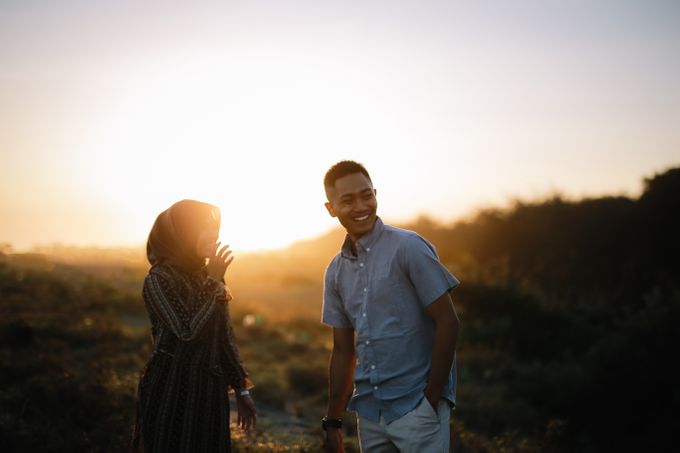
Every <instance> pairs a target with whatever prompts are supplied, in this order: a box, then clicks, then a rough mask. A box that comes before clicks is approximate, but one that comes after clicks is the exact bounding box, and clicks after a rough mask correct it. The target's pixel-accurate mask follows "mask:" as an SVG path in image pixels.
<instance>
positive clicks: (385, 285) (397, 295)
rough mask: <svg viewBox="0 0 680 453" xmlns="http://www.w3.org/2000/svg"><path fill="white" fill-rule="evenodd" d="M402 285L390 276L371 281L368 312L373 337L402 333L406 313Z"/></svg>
mask: <svg viewBox="0 0 680 453" xmlns="http://www.w3.org/2000/svg"><path fill="white" fill-rule="evenodd" d="M402 285H403V284H402V283H401V282H399V281H398V280H395V279H391V278H389V277H386V278H377V279H374V280H373V281H372V282H371V285H370V289H369V291H370V293H369V297H368V303H367V314H368V320H369V323H370V325H371V333H372V336H373V337H375V338H380V337H385V336H394V335H398V334H400V333H401V331H402V324H403V314H404V309H403V303H404V295H403V290H404V289H403V286H402Z"/></svg>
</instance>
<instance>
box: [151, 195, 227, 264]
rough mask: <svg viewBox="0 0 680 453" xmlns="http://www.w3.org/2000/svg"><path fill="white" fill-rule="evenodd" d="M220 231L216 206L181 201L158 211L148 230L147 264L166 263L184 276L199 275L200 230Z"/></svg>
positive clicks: (201, 260) (203, 261) (200, 262)
mask: <svg viewBox="0 0 680 453" xmlns="http://www.w3.org/2000/svg"><path fill="white" fill-rule="evenodd" d="M205 227H209V228H215V230H219V228H220V210H219V208H217V206H213V205H211V204H208V203H202V202H200V201H196V200H182V201H178V202H177V203H175V204H173V205H172V206H170V207H169V208H168V209H166V210H165V211H163V212H161V213H160V214H159V215H158V217H157V218H156V221H155V222H154V224H153V228H151V232H150V233H149V239H148V241H147V243H146V257H147V259H148V260H149V263H150V264H151V265H152V266H154V265H156V264H161V263H167V264H171V265H172V266H174V267H176V268H177V269H178V270H180V271H182V272H185V273H187V274H194V275H196V274H199V273H200V272H201V270H202V269H203V267H204V266H205V259H204V258H201V257H200V256H198V255H197V254H196V241H197V240H198V234H199V232H200V231H201V229H203V228H205Z"/></svg>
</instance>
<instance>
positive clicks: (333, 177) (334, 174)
mask: <svg viewBox="0 0 680 453" xmlns="http://www.w3.org/2000/svg"><path fill="white" fill-rule="evenodd" d="M353 173H361V174H362V175H364V176H366V177H367V178H368V180H369V181H371V175H369V174H368V170H366V168H365V167H364V166H363V165H361V164H360V163H358V162H354V161H353V160H341V161H340V162H338V163H337V164H335V165H333V166H332V167H331V168H329V169H328V171H327V172H326V176H324V178H323V186H324V188H325V189H326V192H328V189H330V188H331V187H333V186H334V185H335V181H337V180H338V179H340V178H342V177H344V176H347V175H351V174H353ZM371 183H373V181H371Z"/></svg>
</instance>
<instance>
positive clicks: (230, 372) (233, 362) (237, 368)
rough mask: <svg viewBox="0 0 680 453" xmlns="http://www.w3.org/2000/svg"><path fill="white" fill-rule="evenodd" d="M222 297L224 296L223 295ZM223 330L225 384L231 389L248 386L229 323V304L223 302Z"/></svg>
mask: <svg viewBox="0 0 680 453" xmlns="http://www.w3.org/2000/svg"><path fill="white" fill-rule="evenodd" d="M223 297H224V296H223ZM222 309H223V310H224V329H225V330H224V332H225V337H226V338H224V339H223V341H222V345H223V348H222V351H223V353H224V356H225V358H226V361H227V363H226V365H227V369H226V377H227V384H229V386H231V388H233V389H235V390H236V389H242V388H250V387H252V386H253V384H252V382H251V381H250V379H249V378H248V373H247V372H246V369H245V367H244V366H243V362H242V361H241V354H240V352H239V349H238V345H237V344H236V335H235V334H234V328H233V327H232V325H231V316H230V315H229V305H228V304H224V308H222Z"/></svg>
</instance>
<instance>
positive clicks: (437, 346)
mask: <svg viewBox="0 0 680 453" xmlns="http://www.w3.org/2000/svg"><path fill="white" fill-rule="evenodd" d="M427 312H428V314H429V315H430V316H431V317H432V320H433V321H434V324H435V327H434V341H433V344H432V365H431V368H430V374H429V375H428V379H427V387H426V388H425V395H426V396H427V397H428V399H429V400H430V402H431V403H434V404H436V403H437V400H438V399H439V397H440V396H441V391H442V388H443V387H444V385H445V384H446V382H447V381H448V378H449V373H450V371H451V363H452V362H453V356H454V354H455V352H456V343H457V341H458V330H459V328H460V322H459V320H458V315H457V314H456V310H455V308H454V307H453V302H452V301H451V297H450V296H449V294H448V293H446V294H443V295H442V296H441V297H440V298H439V299H437V300H436V301H435V302H433V303H432V304H431V305H430V306H429V307H428V308H427Z"/></svg>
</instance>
